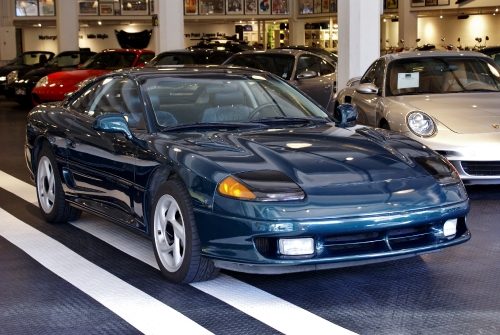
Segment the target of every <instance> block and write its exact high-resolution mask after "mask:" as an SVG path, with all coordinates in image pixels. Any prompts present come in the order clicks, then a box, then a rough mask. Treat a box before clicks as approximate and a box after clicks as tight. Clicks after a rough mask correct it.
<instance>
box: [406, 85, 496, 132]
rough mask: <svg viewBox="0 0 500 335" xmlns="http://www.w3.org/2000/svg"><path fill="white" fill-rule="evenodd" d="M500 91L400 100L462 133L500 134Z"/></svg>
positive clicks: (408, 97) (424, 96) (430, 95)
mask: <svg viewBox="0 0 500 335" xmlns="http://www.w3.org/2000/svg"><path fill="white" fill-rule="evenodd" d="M499 98H500V93H499V92H492V93H447V94H434V95H433V94H429V95H428V96H426V95H419V96H404V97H398V98H397V99H396V100H398V101H399V102H400V103H404V104H406V105H408V106H409V107H410V108H412V109H418V110H421V111H423V112H425V113H427V114H429V115H431V116H432V117H434V118H435V119H437V120H439V122H441V123H442V124H444V125H445V126H446V127H448V128H449V129H450V130H452V131H453V132H456V133H459V134H483V133H498V132H500V129H498V128H495V125H497V127H498V125H500V108H499V106H498V101H499Z"/></svg>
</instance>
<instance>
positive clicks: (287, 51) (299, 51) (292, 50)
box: [238, 49, 312, 56]
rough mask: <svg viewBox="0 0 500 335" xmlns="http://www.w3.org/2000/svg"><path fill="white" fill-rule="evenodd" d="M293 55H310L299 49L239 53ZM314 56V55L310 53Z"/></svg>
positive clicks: (244, 52)
mask: <svg viewBox="0 0 500 335" xmlns="http://www.w3.org/2000/svg"><path fill="white" fill-rule="evenodd" d="M262 53H265V54H292V55H294V56H295V55H298V54H301V53H310V52H309V51H304V50H299V49H267V50H247V51H241V52H238V55H239V54H243V55H248V54H262ZM310 54H312V53H310Z"/></svg>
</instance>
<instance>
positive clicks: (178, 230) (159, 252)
mask: <svg viewBox="0 0 500 335" xmlns="http://www.w3.org/2000/svg"><path fill="white" fill-rule="evenodd" d="M150 218H151V239H152V242H153V249H154V253H155V257H156V261H157V263H158V266H159V267H160V270H161V273H162V275H163V276H164V277H165V278H166V279H168V280H169V281H171V282H173V283H176V284H187V283H192V282H197V281H205V280H210V279H213V278H215V277H216V276H217V275H218V274H219V270H220V269H219V268H216V267H215V266H214V263H213V262H212V260H210V259H207V258H205V257H202V256H201V246H200V239H199V237H198V230H197V229H196V223H195V220H194V215H193V203H192V200H191V196H190V195H189V192H188V191H187V189H186V187H185V186H184V184H183V183H182V182H181V181H180V180H176V179H174V180H170V181H167V182H166V183H164V184H163V185H161V186H160V188H159V189H158V191H157V192H156V195H155V197H154V200H153V207H152V209H151V216H150Z"/></svg>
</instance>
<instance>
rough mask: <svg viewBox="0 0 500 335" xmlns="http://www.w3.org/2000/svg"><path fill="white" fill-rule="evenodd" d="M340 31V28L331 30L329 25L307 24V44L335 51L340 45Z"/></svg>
mask: <svg viewBox="0 0 500 335" xmlns="http://www.w3.org/2000/svg"><path fill="white" fill-rule="evenodd" d="M338 31H339V30H338V28H330V27H329V25H328V24H327V23H306V24H305V44H306V45H308V46H313V45H314V46H318V47H321V48H323V49H328V50H334V49H336V48H337V44H338V39H339V37H338V36H339V35H338ZM313 43H314V44H313Z"/></svg>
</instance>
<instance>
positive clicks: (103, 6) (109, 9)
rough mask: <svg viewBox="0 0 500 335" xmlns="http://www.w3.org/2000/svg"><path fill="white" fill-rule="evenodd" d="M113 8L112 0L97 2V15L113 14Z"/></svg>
mask: <svg viewBox="0 0 500 335" xmlns="http://www.w3.org/2000/svg"><path fill="white" fill-rule="evenodd" d="M114 14H115V13H114V8H113V3H112V2H108V3H105V2H101V3H100V4H99V15H114Z"/></svg>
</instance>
